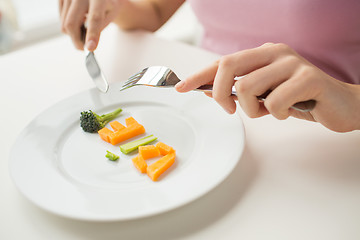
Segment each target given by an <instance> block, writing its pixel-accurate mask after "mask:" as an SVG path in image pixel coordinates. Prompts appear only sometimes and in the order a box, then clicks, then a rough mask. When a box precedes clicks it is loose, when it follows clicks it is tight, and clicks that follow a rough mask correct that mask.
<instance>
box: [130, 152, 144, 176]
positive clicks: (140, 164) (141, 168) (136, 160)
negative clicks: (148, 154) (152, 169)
mask: <svg viewBox="0 0 360 240" xmlns="http://www.w3.org/2000/svg"><path fill="white" fill-rule="evenodd" d="M132 162H133V163H134V166H135V167H136V168H137V169H138V170H139V171H140V172H141V173H146V170H147V164H146V162H145V160H144V159H143V158H142V157H141V156H140V155H137V156H136V157H134V158H133V159H132Z"/></svg>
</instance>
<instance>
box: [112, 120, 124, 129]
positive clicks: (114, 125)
mask: <svg viewBox="0 0 360 240" xmlns="http://www.w3.org/2000/svg"><path fill="white" fill-rule="evenodd" d="M110 126H111V128H112V129H113V130H114V131H119V130H121V129H123V128H125V126H124V125H122V124H121V123H119V122H118V121H112V122H110Z"/></svg>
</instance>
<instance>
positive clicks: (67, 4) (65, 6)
mask: <svg viewBox="0 0 360 240" xmlns="http://www.w3.org/2000/svg"><path fill="white" fill-rule="evenodd" d="M70 5H71V0H63V1H62V5H61V8H60V20H61V31H62V32H63V33H66V28H65V19H66V16H67V13H68V11H69V8H70Z"/></svg>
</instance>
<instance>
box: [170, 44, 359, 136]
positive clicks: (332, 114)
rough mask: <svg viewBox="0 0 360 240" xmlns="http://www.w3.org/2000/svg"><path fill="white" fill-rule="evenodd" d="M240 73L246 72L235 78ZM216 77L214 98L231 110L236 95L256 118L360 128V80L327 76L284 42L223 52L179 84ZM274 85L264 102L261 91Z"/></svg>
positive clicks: (340, 129)
mask: <svg viewBox="0 0 360 240" xmlns="http://www.w3.org/2000/svg"><path fill="white" fill-rule="evenodd" d="M237 76H244V77H242V78H241V79H239V80H237V81H235V80H234V78H235V77H237ZM209 82H213V84H214V87H213V92H212V97H213V98H214V99H215V100H216V101H217V102H218V103H219V104H220V105H221V106H222V107H223V108H224V109H225V110H226V111H227V112H228V113H234V112H235V110H236V104H235V98H234V96H232V95H231V88H232V87H233V85H235V88H236V91H237V100H238V101H239V104H240V105H241V107H242V109H243V110H244V112H245V113H246V114H247V115H248V116H249V117H252V118H256V117H261V116H263V115H266V114H272V115H273V116H274V117H276V118H277V119H286V118H288V117H289V116H293V117H297V118H301V119H306V120H312V121H317V122H320V123H321V124H323V125H324V126H325V127H327V128H329V129H331V130H333V131H338V132H347V131H352V130H355V129H360V85H352V84H347V83H344V82H341V81H338V80H336V79H334V78H333V77H331V76H329V75H327V74H326V73H324V72H323V71H321V70H320V69H319V68H317V67H315V66H314V65H312V64H311V63H309V62H308V61H306V60H305V59H304V58H303V57H301V56H300V55H299V54H297V53H296V52H295V51H294V50H292V49H291V48H289V47H288V46H287V45H285V44H272V43H267V44H264V45H262V46H261V47H258V48H254V49H249V50H244V51H240V52H237V53H234V54H231V55H227V56H224V57H222V58H221V59H220V60H219V61H217V62H215V63H214V64H213V65H211V66H209V67H208V68H206V69H204V70H203V71H201V72H199V73H197V74H195V75H193V76H191V77H189V78H188V79H186V80H185V81H182V82H180V83H179V84H178V85H177V86H176V89H177V91H179V92H187V91H190V90H192V89H195V88H198V87H199V86H201V85H204V84H208V83H209ZM267 90H271V93H270V94H269V95H268V96H267V98H266V101H265V102H259V100H258V99H257V96H260V95H261V94H263V93H265V92H266V91H267ZM310 99H313V100H316V102H317V103H316V107H315V108H314V110H312V111H311V112H307V113H302V112H299V111H296V110H294V109H291V108H290V107H291V106H292V105H294V104H295V103H297V102H301V101H306V100H310Z"/></svg>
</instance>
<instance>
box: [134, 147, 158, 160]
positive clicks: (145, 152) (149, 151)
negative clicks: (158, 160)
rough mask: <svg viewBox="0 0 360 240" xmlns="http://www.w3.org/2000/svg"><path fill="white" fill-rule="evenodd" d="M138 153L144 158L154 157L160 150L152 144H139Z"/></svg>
mask: <svg viewBox="0 0 360 240" xmlns="http://www.w3.org/2000/svg"><path fill="white" fill-rule="evenodd" d="M138 149H139V155H140V156H141V157H142V158H143V159H144V160H146V159H149V158H154V157H157V156H159V155H160V151H159V149H158V148H157V147H155V146H154V145H145V146H139V148H138Z"/></svg>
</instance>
